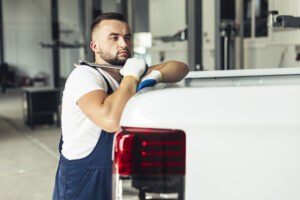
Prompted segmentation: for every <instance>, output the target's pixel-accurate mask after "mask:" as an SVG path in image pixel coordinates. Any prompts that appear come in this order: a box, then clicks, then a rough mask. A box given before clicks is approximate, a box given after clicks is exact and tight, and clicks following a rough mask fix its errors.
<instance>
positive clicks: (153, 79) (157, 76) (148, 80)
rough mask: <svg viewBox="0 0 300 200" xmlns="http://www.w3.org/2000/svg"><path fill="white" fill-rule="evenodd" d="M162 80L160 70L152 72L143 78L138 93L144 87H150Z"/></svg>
mask: <svg viewBox="0 0 300 200" xmlns="http://www.w3.org/2000/svg"><path fill="white" fill-rule="evenodd" d="M161 80H162V73H161V72H160V71H158V70H152V71H151V72H150V73H149V74H148V75H146V76H145V77H143V78H142V80H141V83H140V84H139V85H138V88H137V91H140V90H141V89H142V88H144V87H150V86H153V85H155V84H156V83H158V82H160V81H161Z"/></svg>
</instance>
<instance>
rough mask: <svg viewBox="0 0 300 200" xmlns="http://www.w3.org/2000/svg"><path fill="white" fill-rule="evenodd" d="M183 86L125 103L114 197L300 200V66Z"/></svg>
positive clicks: (200, 75) (203, 76) (191, 79)
mask: <svg viewBox="0 0 300 200" xmlns="http://www.w3.org/2000/svg"><path fill="white" fill-rule="evenodd" d="M178 85H179V86H180V87H173V88H163V89H159V90H154V91H152V89H147V90H151V91H147V92H145V91H144V92H143V91H142V92H141V93H138V94H137V95H136V96H135V97H133V98H132V99H131V100H130V101H129V102H128V104H127V105H126V107H125V110H124V112H123V115H122V119H121V126H122V128H123V131H122V132H120V133H118V134H117V135H116V137H115V141H114V149H113V162H114V169H113V199H114V200H117V199H118V200H121V199H122V200H144V199H156V200H158V199H160V200H162V199H169V200H170V199H172V200H175V199H178V200H179V199H180V200H183V199H185V200H201V199H205V200H219V199H222V200H241V199H243V200H254V199H255V200H267V199H270V200H282V199H288V200H299V199H300V69H299V68H285V69H283V68H282V69H260V70H234V71H211V72H190V74H189V75H188V76H187V78H186V79H185V80H184V81H183V82H181V83H180V84H178ZM236 86H238V87H236ZM156 87H162V84H161V85H158V86H156Z"/></svg>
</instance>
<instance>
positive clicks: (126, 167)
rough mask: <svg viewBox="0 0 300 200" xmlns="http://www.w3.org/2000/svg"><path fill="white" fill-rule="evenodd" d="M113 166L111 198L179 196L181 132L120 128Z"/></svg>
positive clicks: (182, 161) (182, 166) (182, 160)
mask: <svg viewBox="0 0 300 200" xmlns="http://www.w3.org/2000/svg"><path fill="white" fill-rule="evenodd" d="M113 166H114V169H113V172H114V193H115V194H114V195H113V196H114V199H124V200H125V199H132V198H136V199H143V196H144V197H145V199H146V196H147V195H148V197H147V198H148V199H151V198H152V199H153V198H155V199H183V191H184V176H185V133H184V132H183V131H181V130H170V129H148V128H129V127H122V131H121V132H120V133H118V134H117V135H116V138H115V144H114V165H113ZM126 191H127V192H126ZM128 191H130V192H128ZM133 191H135V192H133ZM129 193H130V194H131V195H129V196H128V194H129ZM132 195H133V196H132ZM135 195H136V197H135ZM149 195H150V196H149ZM126 196H127V197H128V198H127V197H126Z"/></svg>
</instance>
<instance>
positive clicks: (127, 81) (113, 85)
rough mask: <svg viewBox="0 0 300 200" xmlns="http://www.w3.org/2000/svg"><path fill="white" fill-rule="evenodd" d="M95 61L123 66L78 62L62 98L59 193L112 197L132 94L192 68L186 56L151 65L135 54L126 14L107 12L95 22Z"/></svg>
mask: <svg viewBox="0 0 300 200" xmlns="http://www.w3.org/2000/svg"><path fill="white" fill-rule="evenodd" d="M91 30H92V42H91V44H90V47H91V49H92V50H93V52H94V54H95V63H96V64H99V65H122V66H123V68H122V69H121V70H119V69H110V68H104V67H103V68H92V67H91V66H88V65H86V64H83V65H81V66H78V67H76V68H75V69H74V70H73V71H72V73H71V74H70V76H69V77H68V80H67V82H66V85H65V90H64V93H63V99H62V139H63V140H62V141H63V145H62V150H61V158H60V161H59V167H58V170H57V174H56V180H55V188H54V193H53V199H55V200H58V199H64V200H68V199H85V200H87V199H88V200H91V199H97V200H98V199H100V200H110V199H111V174H112V171H111V170H112V161H111V153H112V152H111V151H112V142H113V137H114V133H115V132H117V131H119V130H120V126H119V122H120V118H121V114H122V111H123V109H124V107H125V105H126V103H127V102H128V100H129V99H130V98H131V97H132V96H134V94H135V93H136V91H137V87H138V86H139V89H141V88H143V87H145V86H149V85H153V84H155V83H157V82H160V81H161V82H177V81H180V80H181V79H183V78H184V77H185V76H186V74H187V73H188V71H189V70H188V67H187V66H186V65H185V64H184V63H181V62H176V61H170V62H166V63H163V64H159V65H155V66H152V67H149V68H148V67H147V65H146V64H145V62H144V61H143V60H141V59H136V58H131V52H132V35H131V33H130V29H129V26H128V24H127V22H126V20H125V19H124V17H123V16H122V15H120V14H118V13H105V14H102V15H100V16H99V17H97V18H96V19H95V20H94V22H93V24H92V29H91Z"/></svg>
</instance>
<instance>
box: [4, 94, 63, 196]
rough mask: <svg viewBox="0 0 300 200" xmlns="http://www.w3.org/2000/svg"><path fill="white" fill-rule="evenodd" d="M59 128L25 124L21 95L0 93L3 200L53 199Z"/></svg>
mask: <svg viewBox="0 0 300 200" xmlns="http://www.w3.org/2000/svg"><path fill="white" fill-rule="evenodd" d="M59 137H60V128H58V127H56V126H55V125H50V126H36V127H35V129H34V130H31V129H30V128H28V127H27V126H25V125H24V123H23V113H22V93H21V91H20V90H8V91H7V93H5V94H1V93H0V199H7V200H46V199H51V197H52V191H53V186H54V178H55V173H56V169H57V164H58V158H59V153H58V149H57V145H58V141H59Z"/></svg>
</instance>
